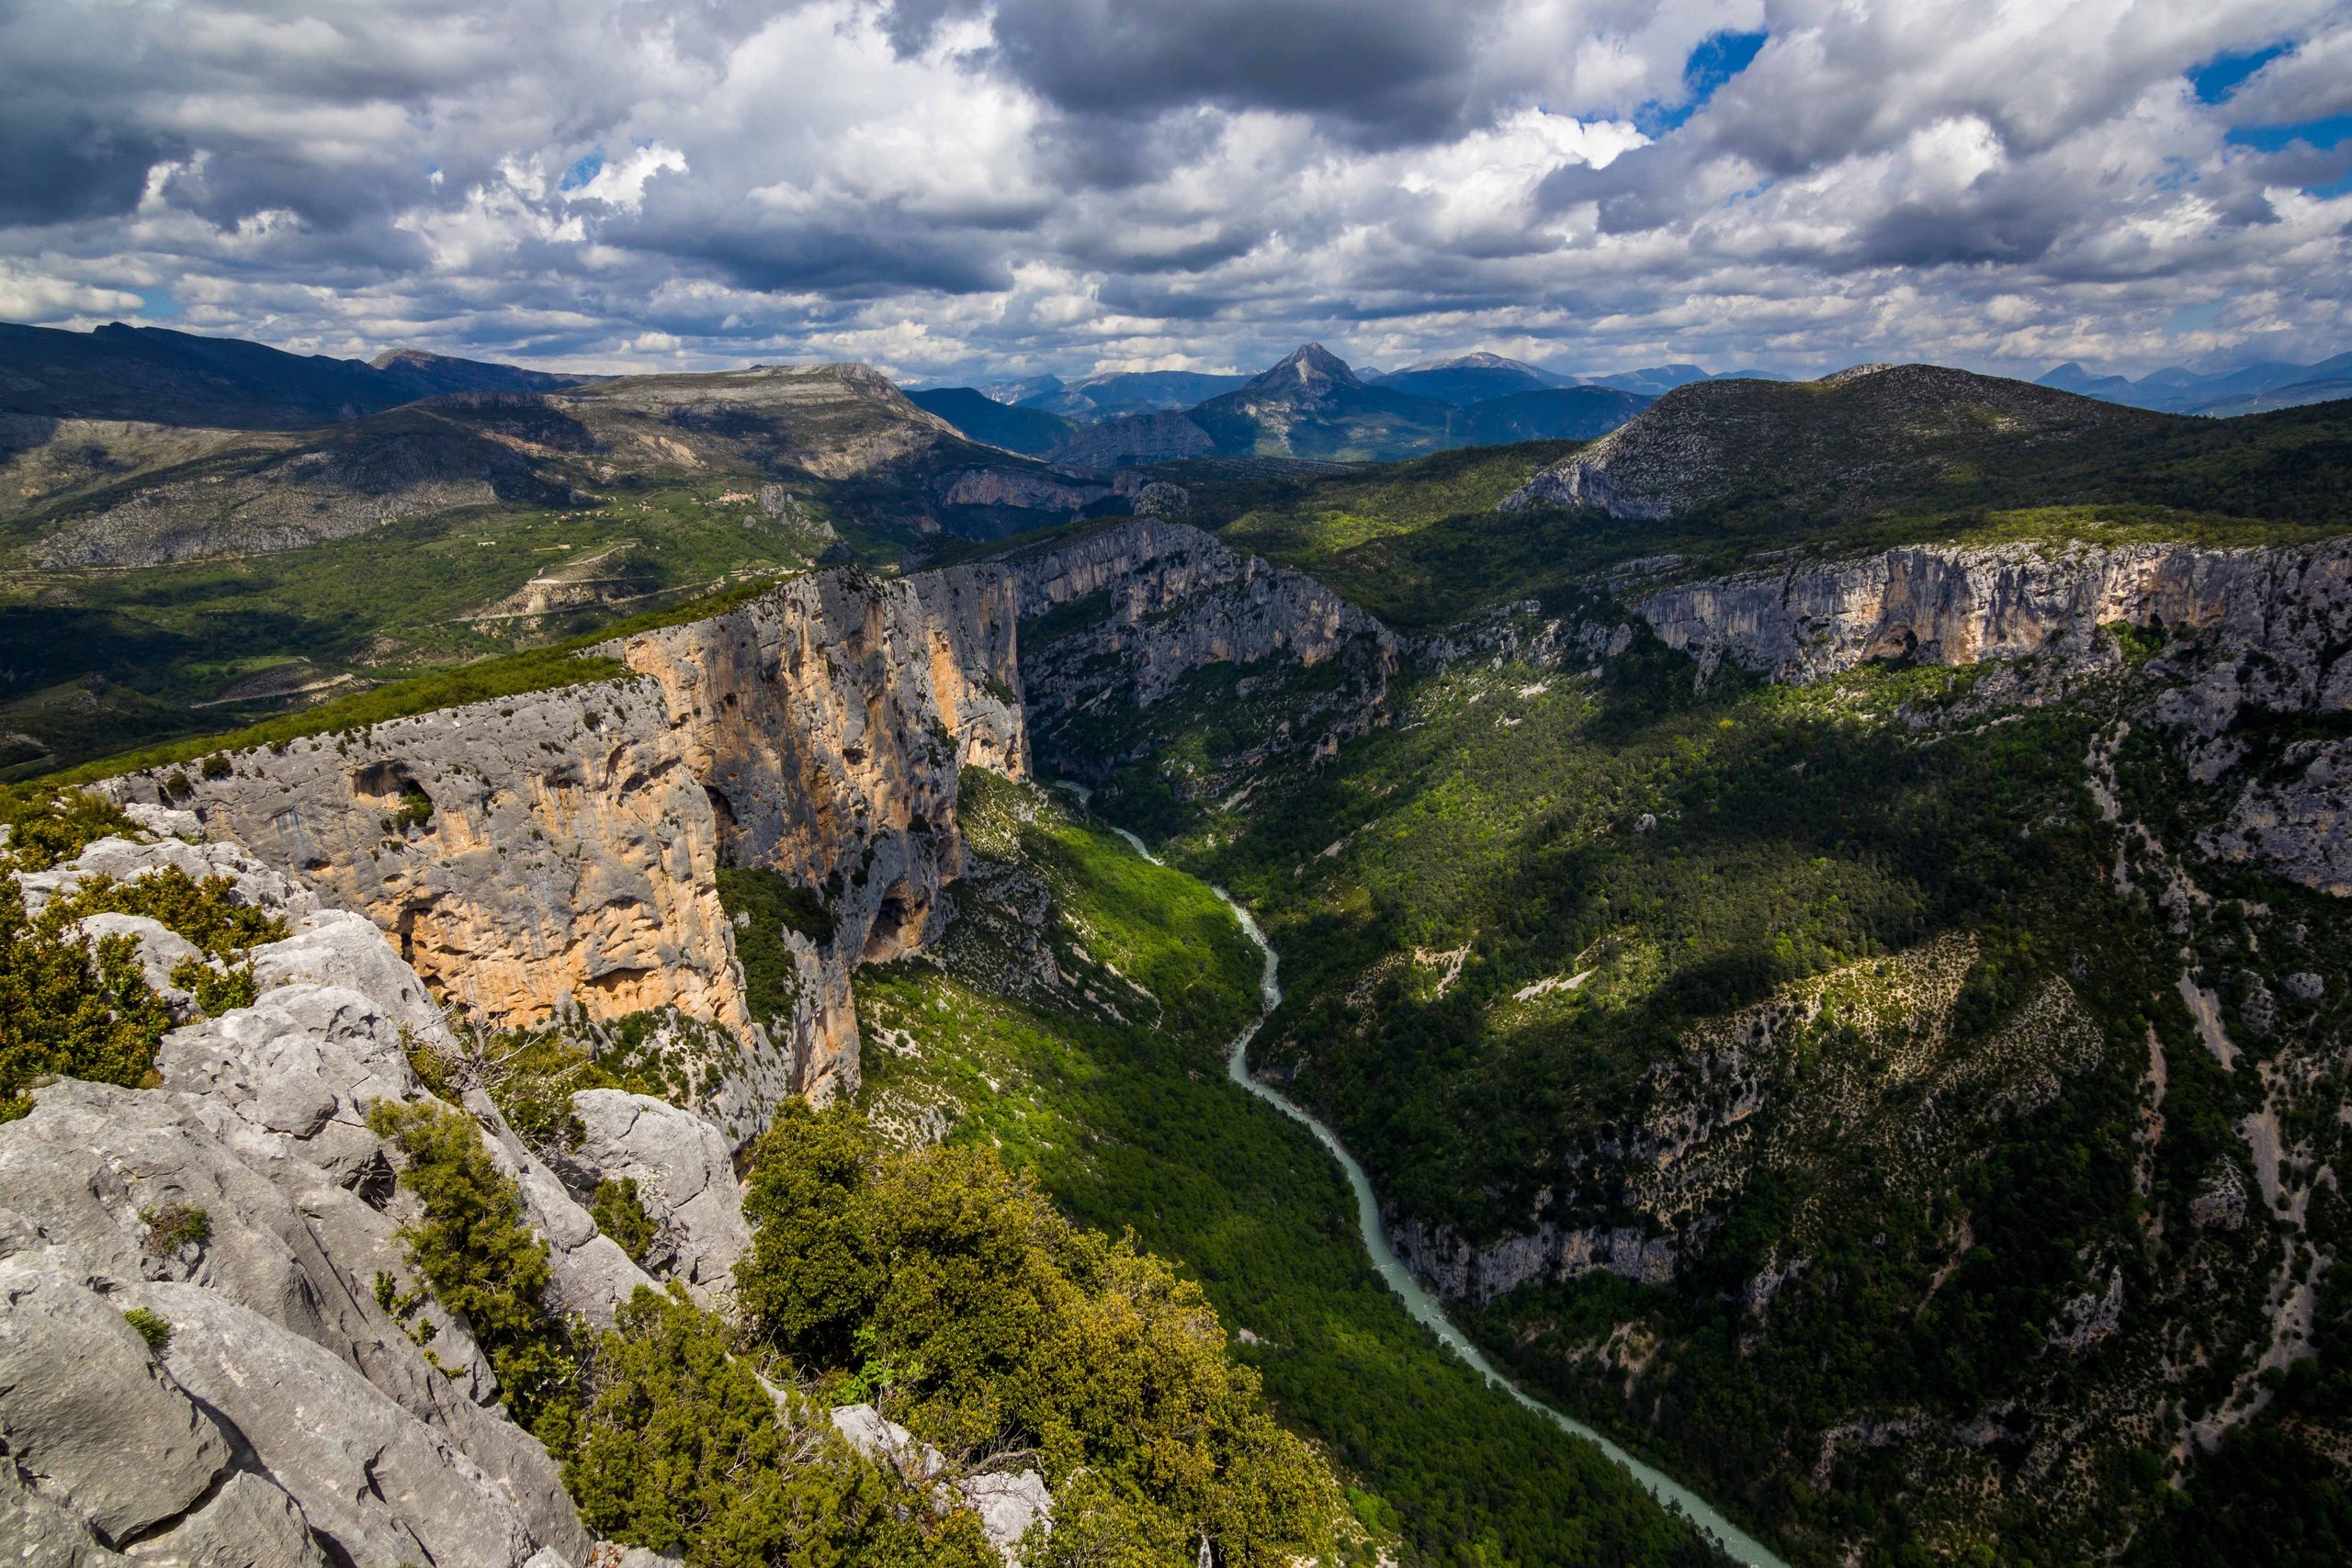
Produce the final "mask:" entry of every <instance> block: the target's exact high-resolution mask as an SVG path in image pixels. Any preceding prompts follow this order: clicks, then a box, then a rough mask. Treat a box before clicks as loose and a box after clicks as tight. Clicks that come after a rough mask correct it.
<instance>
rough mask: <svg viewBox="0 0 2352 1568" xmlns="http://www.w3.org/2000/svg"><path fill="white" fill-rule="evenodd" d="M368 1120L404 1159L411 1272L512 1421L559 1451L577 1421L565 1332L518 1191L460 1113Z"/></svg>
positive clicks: (394, 1106) (403, 1107)
mask: <svg viewBox="0 0 2352 1568" xmlns="http://www.w3.org/2000/svg"><path fill="white" fill-rule="evenodd" d="M368 1126H370V1127H372V1128H373V1129H375V1132H376V1135H377V1136H378V1137H380V1138H384V1139H387V1140H389V1141H390V1142H392V1143H393V1144H396V1145H399V1147H400V1150H401V1154H403V1155H404V1156H407V1166H406V1168H404V1169H403V1170H402V1171H401V1173H400V1185H401V1186H402V1187H403V1188H406V1189H407V1190H409V1191H411V1192H413V1193H414V1194H415V1196H416V1199H417V1201H418V1202H419V1203H421V1204H422V1205H423V1206H424V1218H423V1219H421V1220H417V1221H415V1222H414V1223H413V1224H406V1225H403V1226H401V1231H400V1236H401V1242H402V1244H403V1245H404V1246H405V1247H407V1249H408V1261H409V1266H410V1267H411V1268H413V1269H415V1270H416V1271H417V1273H418V1274H420V1275H422V1276H423V1277H424V1281H425V1283H426V1284H427V1285H429V1286H431V1287H432V1290H433V1295H434V1299H435V1300H436V1301H438V1302H439V1303H441V1304H442V1305H443V1306H444V1307H447V1309H448V1310H449V1311H450V1312H452V1313H455V1314H458V1316H461V1317H463V1318H464V1319H465V1320H466V1322H467V1324H468V1325H469V1326H470V1327H471V1328H472V1330H473V1335H474V1339H475V1341H476V1343H478V1344H480V1345H481V1348H482V1351H483V1353H484V1354H486V1355H487V1356H489V1358H490V1364H491V1368H492V1371H495V1372H496V1373H497V1374H498V1381H499V1383H500V1385H501V1387H502V1388H503V1390H504V1391H505V1404H506V1407H507V1410H508V1411H509V1413H510V1414H512V1415H513V1416H514V1417H515V1421H516V1422H518V1423H519V1424H520V1425H522V1426H524V1427H528V1428H529V1429H530V1430H531V1431H532V1432H534V1433H536V1434H537V1436H538V1438H539V1439H540V1441H542V1442H544V1443H546V1444H547V1445H548V1448H549V1449H551V1450H556V1451H558V1452H560V1451H562V1450H564V1449H565V1448H567V1447H568V1446H569V1443H570V1435H571V1423H572V1419H573V1417H574V1415H575V1408H574V1403H573V1401H574V1388H573V1383H574V1380H575V1378H576V1376H577V1373H578V1367H577V1365H576V1362H575V1359H574V1355H573V1350H572V1345H571V1338H572V1331H571V1326H570V1325H567V1324H566V1323H565V1322H564V1321H563V1319H561V1318H560V1317H559V1316H557V1315H556V1314H554V1313H553V1312H551V1311H549V1310H548V1305H547V1303H546V1299H545V1298H546V1294H547V1288H548V1280H549V1279H550V1278H551V1277H552V1276H551V1272H550V1270H549V1269H548V1248H547V1244H546V1243H545V1242H543V1241H541V1240H540V1239H539V1238H538V1237H537V1235H533V1234H532V1232H531V1228H530V1226H529V1225H528V1224H526V1223H525V1221H524V1218H523V1198H522V1193H521V1190H519V1189H518V1188H517V1187H516V1186H515V1183H514V1182H513V1181H512V1180H509V1179H507V1178H506V1177H504V1176H503V1175H501V1174H500V1172H499V1169H498V1167H497V1165H496V1164H495V1163H493V1162H492V1159H491V1157H490V1151H489V1149H488V1148H486V1147H485V1146H484V1145H483V1144H482V1138H481V1129H480V1128H478V1127H477V1126H475V1124H474V1122H473V1118H471V1117H469V1116H468V1115H466V1114H465V1113H464V1112H462V1111H452V1110H450V1109H449V1108H448V1107H447V1106H444V1105H435V1104H433V1103H430V1102H427V1101H418V1102H415V1103H413V1104H400V1103H397V1102H395V1101H392V1100H379V1101H378V1102H377V1104H376V1106H375V1108H374V1109H373V1110H372V1111H369V1112H368Z"/></svg>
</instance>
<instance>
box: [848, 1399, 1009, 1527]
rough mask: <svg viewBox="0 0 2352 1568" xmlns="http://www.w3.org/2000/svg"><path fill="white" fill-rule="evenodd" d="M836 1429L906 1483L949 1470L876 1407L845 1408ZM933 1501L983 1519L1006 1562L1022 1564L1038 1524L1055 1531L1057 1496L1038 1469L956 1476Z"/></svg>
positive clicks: (940, 1488)
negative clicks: (1024, 1541) (1024, 1543)
mask: <svg viewBox="0 0 2352 1568" xmlns="http://www.w3.org/2000/svg"><path fill="white" fill-rule="evenodd" d="M832 1419H833V1430H835V1431H836V1432H839V1433H840V1434H841V1435H842V1439H843V1440H844V1441H846V1442H847V1443H848V1444H849V1446H850V1447H851V1448H854V1449H855V1450H857V1451H858V1452H859V1453H862V1454H864V1455H865V1457H866V1458H867V1459H870V1460H872V1461H874V1462H875V1463H876V1464H881V1465H888V1466H889V1467H890V1468H891V1469H892V1470H895V1471H896V1472H898V1473H899V1477H900V1478H901V1479H903V1480H905V1481H907V1482H910V1483H916V1484H920V1483H922V1482H925V1481H929V1480H931V1479H932V1478H933V1477H934V1476H937V1475H939V1474H940V1473H941V1472H944V1471H945V1470H946V1468H947V1460H946V1456H944V1454H942V1453H941V1452H940V1451H939V1450H937V1449H935V1448H933V1447H932V1445H931V1444H929V1443H926V1442H923V1441H922V1439H920V1438H917V1437H916V1436H915V1435H914V1434H913V1433H912V1432H910V1431H908V1430H907V1429H906V1428H905V1427H901V1426H899V1424H898V1423H897V1422H896V1421H893V1420H891V1419H890V1418H889V1417H888V1416H885V1415H883V1414H882V1413H881V1412H880V1411H879V1410H876V1408H875V1407H874V1406H873V1405H871V1404H843V1405H840V1406H837V1407H836V1408H835V1409H834V1411H833V1413H832ZM933 1497H934V1498H935V1499H936V1500H938V1501H939V1502H940V1503H941V1504H942V1505H943V1506H961V1507H966V1508H969V1509H971V1510H972V1511H973V1512H974V1513H976V1514H978V1515H979V1517H980V1532H981V1533H982V1534H983V1535H985V1536H987V1537H988V1538H989V1545H991V1546H993V1547H995V1548H996V1549H997V1551H998V1553H999V1555H1001V1556H1002V1557H1003V1558H1004V1560H1005V1562H1008V1563H1015V1562H1019V1560H1020V1558H1019V1549H1020V1546H1021V1538H1022V1537H1023V1536H1024V1535H1026V1534H1028V1533H1029V1527H1030V1526H1032V1525H1034V1524H1035V1523H1036V1522H1037V1521H1038V1520H1039V1519H1041V1518H1042V1519H1044V1520H1046V1528H1047V1529H1051V1528H1052V1520H1053V1512H1054V1495H1053V1493H1052V1491H1051V1490H1049V1489H1048V1488H1047V1487H1046V1478H1045V1477H1044V1476H1043V1475H1041V1474H1039V1473H1038V1472H1035V1471H1034V1470H1024V1471H1022V1472H1019V1473H1018V1474H1011V1475H1008V1474H1002V1473H999V1472H985V1473H982V1474H978V1475H963V1476H956V1477H954V1478H953V1479H950V1480H944V1481H941V1482H939V1483H938V1484H937V1485H936V1486H934V1487H933Z"/></svg>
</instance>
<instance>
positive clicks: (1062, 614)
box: [1004, 518, 1397, 777]
mask: <svg viewBox="0 0 2352 1568" xmlns="http://www.w3.org/2000/svg"><path fill="white" fill-rule="evenodd" d="M1004 564H1005V566H1006V567H1007V568H1008V569H1009V570H1011V572H1012V578H1013V581H1014V582H1015V583H1016V584H1017V586H1018V590H1019V592H1020V601H1021V615H1022V618H1023V620H1024V621H1025V622H1027V623H1028V624H1029V626H1030V630H1029V632H1028V633H1027V634H1026V636H1027V637H1028V642H1027V645H1026V652H1025V654H1024V660H1023V665H1024V677H1025V679H1024V691H1025V694H1026V696H1027V699H1028V704H1029V722H1030V727H1031V731H1032V734H1033V735H1034V737H1035V741H1036V744H1037V745H1038V747H1039V748H1040V750H1041V754H1043V755H1046V756H1048V757H1049V758H1050V760H1051V761H1053V762H1054V763H1055V765H1056V766H1057V767H1058V768H1060V769H1062V770H1063V771H1064V772H1067V773H1076V774H1079V775H1080V776H1081V777H1084V776H1091V775H1094V774H1097V773H1100V772H1101V771H1102V770H1103V768H1104V766H1105V765H1106V764H1108V763H1111V762H1114V761H1118V760H1119V759H1117V758H1106V757H1104V756H1103V755H1102V754H1101V753H1100V751H1099V750H1097V749H1096V747H1095V746H1094V744H1093V743H1092V742H1091V739H1088V738H1084V737H1081V735H1080V733H1079V732H1080V729H1081V728H1089V727H1091V728H1098V729H1099V728H1102V727H1103V723H1102V721H1103V720H1105V719H1106V718H1107V719H1109V720H1110V721H1111V722H1112V724H1113V726H1114V727H1115V726H1116V723H1117V719H1118V716H1121V715H1131V714H1132V713H1133V712H1134V711H1135V710H1139V709H1148V708H1149V707H1151V706H1152V705H1155V704H1159V703H1162V702H1165V701H1167V700H1168V699H1169V698H1170V697H1172V696H1174V695H1176V694H1177V693H1178V692H1179V690H1180V688H1182V686H1183V685H1184V683H1185V682H1186V681H1187V679H1188V678H1189V677H1192V676H1193V675H1195V674H1197V673H1199V672H1201V671H1209V670H1212V669H1215V668H1216V667H1219V666H1223V667H1228V668H1229V669H1230V670H1232V671H1235V672H1236V674H1237V688H1236V696H1237V697H1238V698H1239V699H1240V700H1241V701H1242V702H1243V703H1244V704H1245V705H1249V706H1250V709H1251V714H1250V716H1251V717H1258V716H1265V717H1268V718H1269V720H1270V722H1269V723H1268V724H1267V725H1266V726H1265V727H1264V728H1265V731H1266V732H1265V733H1264V734H1263V735H1262V736H1260V737H1257V739H1258V740H1259V744H1257V745H1256V746H1254V747H1252V748H1251V750H1250V753H1248V754H1247V755H1246V756H1245V757H1243V758H1239V759H1231V760H1229V761H1235V762H1238V763H1244V764H1247V763H1251V762H1255V761H1263V760H1264V759H1265V758H1266V757H1269V756H1272V755H1274V754H1276V753H1278V752H1283V751H1289V750H1302V751H1305V750H1316V751H1328V750H1330V749H1332V748H1335V747H1336V746H1337V745H1338V744H1339V741H1340V739H1343V738H1345V737H1346V736H1348V735H1351V734H1357V733H1360V732H1362V731H1363V729H1365V728H1369V727H1371V726H1372V725H1374V724H1376V723H1378V722H1380V721H1381V716H1382V715H1383V714H1384V713H1385V699H1386V695H1387V690H1388V682H1389V679H1390V677H1391V676H1392V675H1394V674H1395V672H1396V669H1397V638H1396V637H1395V635H1394V634H1393V633H1391V632H1390V631H1389V630H1388V628H1387V627H1385V626H1382V625H1381V624H1380V622H1378V621H1377V620H1375V619H1374V618H1373V617H1372V616H1371V615H1366V614H1365V613H1364V612H1363V611H1362V610H1360V609H1358V608H1356V607H1355V606H1354V605H1353V604H1349V603H1348V602H1347V601H1346V600H1344V599H1342V598H1340V596H1339V595H1338V594H1337V593H1334V592H1331V591H1330V590H1329V588H1326V587H1324V586H1323V585H1322V584H1321V583H1319V582H1317V581H1315V580H1314V579H1313V578H1310V577H1308V576H1306V574H1304V573H1303V572H1297V571H1293V570H1288V569H1286V568H1281V567H1275V566H1271V565H1269V564H1268V563H1267V562H1265V561H1263V560H1261V559H1260V558H1257V557H1255V556H1249V555H1244V554H1242V553H1240V552H1239V551H1237V550H1234V549H1232V548H1230V547H1227V546H1226V545H1224V544H1223V543H1221V542H1219V541H1218V540H1216V539H1215V538H1212V537H1211V536H1208V535H1207V534H1204V533H1203V532H1202V531H1201V530H1199V529H1198V528H1194V527H1192V526H1191V525H1187V524H1182V523H1169V522H1163V521H1160V520H1159V519H1157V518H1137V519H1136V520H1135V521H1133V522H1126V523H1121V524H1119V525H1115V526H1110V527H1104V528H1100V529H1097V530H1094V531H1092V532H1089V533H1081V534H1079V535H1077V536H1072V537H1066V538H1062V539H1057V540H1052V541H1049V542H1047V543H1045V544H1041V545H1037V546H1034V547H1029V548H1027V549H1024V550H1020V551H1016V552H1014V553H1012V554H1011V555H1009V556H1007V557H1006V558H1004ZM1298 671H1316V672H1317V676H1318V677H1329V678H1328V679H1321V678H1318V679H1317V680H1314V681H1312V682H1308V684H1310V685H1312V686H1314V687H1315V688H1316V689H1315V690H1314V691H1313V692H1312V693H1311V694H1307V695H1306V700H1305V701H1303V702H1298V703H1293V704H1289V705H1287V711H1283V712H1280V713H1279V714H1277V712H1276V710H1277V709H1278V708H1281V707H1283V706H1284V705H1283V704H1281V703H1280V702H1278V700H1277V698H1276V694H1275V693H1274V692H1273V689H1272V688H1273V686H1274V685H1276V684H1278V683H1280V682H1283V681H1285V680H1286V679H1288V678H1289V677H1290V676H1292V675H1294V674H1295V673H1296V672H1298Z"/></svg>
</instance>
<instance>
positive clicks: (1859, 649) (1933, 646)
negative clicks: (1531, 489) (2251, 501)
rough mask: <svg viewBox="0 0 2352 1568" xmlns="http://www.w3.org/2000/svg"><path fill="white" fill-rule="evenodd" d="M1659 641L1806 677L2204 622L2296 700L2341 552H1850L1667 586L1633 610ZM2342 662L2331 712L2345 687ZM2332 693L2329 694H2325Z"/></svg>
mask: <svg viewBox="0 0 2352 1568" xmlns="http://www.w3.org/2000/svg"><path fill="white" fill-rule="evenodd" d="M1638 608H1639V609H1640V611H1641V613H1642V615H1643V616H1644V617H1645V619H1646V620H1648V622H1649V623H1650V625H1651V626H1652V627H1653V628H1654V629H1655V630H1656V631H1657V635H1658V636H1659V637H1660V638H1662V639H1663V640H1664V641H1665V642H1667V643H1668V645H1669V646H1671V647H1675V648H1683V649H1690V650H1691V651H1692V652H1693V653H1696V654H1697V655H1699V657H1700V659H1701V660H1702V662H1703V663H1706V664H1708V665H1712V664H1713V662H1714V661H1715V660H1719V659H1724V658H1729V659H1731V660H1734V661H1735V662H1736V663H1738V664H1741V665H1744V666H1746V667H1747V668H1748V669H1751V670H1755V671H1762V672H1765V673H1769V674H1770V675H1771V676H1772V677H1773V678H1774V679H1776V680H1784V681H1786V680H1794V681H1808V680H1815V679H1818V678H1819V677H1821V676H1824V675H1833V674H1836V673H1838V671H1844V670H1850V669H1852V668H1853V667H1854V666H1856V665H1858V664H1860V663H1863V662H1865V661H1867V660H1872V659H1884V658H1889V657H1894V656H1902V655H1909V656H1911V657H1915V658H1917V659H1918V660H1921V661H1922V662H1926V663H1935V664H1973V663H1974V662H1976V661H1977V660H1982V659H2017V658H2021V657H2024V656H2026V655H2029V654H2038V653H2043V652H2053V653H2061V654H2064V653H2079V652H2083V651H2086V650H2087V649H2089V647H2090V645H2091V640H2092V636H2093V633H2094V632H2095V631H2096V630H2097V628H2098V626H2101V625H2103V624H2106V623H2109V622H2114V621H2125V622H2129V623H2130V624H2131V625H2133V626H2164V627H2167V628H2174V629H2189V630H2197V631H2211V632H2212V633H2213V634H2215V635H2216V636H2218V637H2222V638H2223V639H2225V640H2226V641H2228V642H2230V643H2231V644H2233V645H2235V646H2243V647H2248V648H2254V647H2260V648H2266V649H2271V650H2272V651H2274V652H2275V653H2277V654H2278V655H2279V656H2280V657H2282V658H2284V659H2286V660H2289V661H2290V663H2291V664H2292V665H2293V666H2294V667H2295V668H2296V670H2297V671H2298V679H2297V682H2296V685H2297V690H2296V691H2294V692H2293V693H2292V694H2288V693H2286V692H2284V691H2282V692H2281V693H2280V695H2281V696H2282V697H2283V698H2286V699H2287V700H2290V701H2293V702H2294V703H2295V704H2296V705H2309V703H2310V702H2311V701H2312V699H2313V698H2314V697H2315V696H2316V695H2317V694H2318V693H2319V691H2320V689H2321V687H2322V686H2323V685H2324V684H2326V683H2327V677H2328V674H2329V671H2326V670H2324V669H2322V668H2320V667H2318V665H2316V664H2314V662H2313V660H2317V659H2319V656H2320V654H2321V652H2322V650H2323V649H2324V647H2325V643H2326V640H2327V633H2328V628H2330V627H2331V626H2335V624H2336V623H2337V622H2339V621H2340V620H2341V619H2342V618H2343V617H2344V616H2345V615H2346V613H2347V611H2352V547H2346V546H2345V545H2341V544H2337V545H2329V546H2326V547H2317V548H2313V549H2308V550H2267V549H2228V550H2225V549H2200V548H2197V547H2190V546H2186V545H2126V546H2120V547H2112V548H2101V547H2095V546H2086V545H2072V546H2066V547H2051V546H2045V545H2007V546H1999V547H1987V548H1980V549H1960V548H1951V547H1932V546H1919V547H1909V548H1903V549H1894V550H1888V551H1886V552H1885V553H1884V554H1883V555H1877V556H1871V557H1869V558H1865V559H1862V560H1857V561H1847V562H1840V563H1838V564H1835V565H1831V566H1824V567H1818V568H1810V569H1800V570H1792V571H1781V572H1769V573H1768V572H1757V573H1748V574H1743V575H1741V576H1737V577H1732V578H1726V579H1724V580H1722V581H1715V582H1700V583H1691V584H1687V585H1684V586H1681V587H1677V588H1669V589H1667V590H1665V591H1664V592H1658V593H1654V594H1652V595H1650V596H1649V597H1648V598H1646V599H1645V600H1643V601H1642V602H1641V604H1639V606H1638ZM2346 682H2352V666H2346V668H2345V670H2344V673H2343V675H2342V676H2341V677H2340V678H2338V680H2337V685H2338V686H2340V687H2342V692H2341V693H2339V697H2338V700H2336V701H2335V705H2339V706H2340V705H2343V703H2342V700H2341V699H2342V697H2343V696H2346V695H2352V684H2346ZM2331 689H2333V688H2331Z"/></svg>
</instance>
